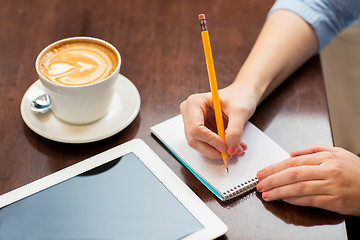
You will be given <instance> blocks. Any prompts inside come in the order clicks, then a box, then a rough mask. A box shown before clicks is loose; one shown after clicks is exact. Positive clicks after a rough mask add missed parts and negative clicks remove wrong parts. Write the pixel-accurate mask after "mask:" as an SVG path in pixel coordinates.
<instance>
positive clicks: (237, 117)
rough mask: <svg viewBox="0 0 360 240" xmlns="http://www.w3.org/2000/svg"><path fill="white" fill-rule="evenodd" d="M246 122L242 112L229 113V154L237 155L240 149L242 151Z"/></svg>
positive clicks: (227, 140)
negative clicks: (241, 142)
mask: <svg viewBox="0 0 360 240" xmlns="http://www.w3.org/2000/svg"><path fill="white" fill-rule="evenodd" d="M246 122H247V120H246V118H244V116H243V115H242V114H236V113H235V114H231V115H230V114H229V121H228V126H227V128H226V130H225V143H226V146H227V153H228V154H229V155H235V154H236V153H237V152H238V151H239V150H241V152H242V149H240V148H241V146H240V141H241V136H242V134H243V130H244V126H245V123H246Z"/></svg>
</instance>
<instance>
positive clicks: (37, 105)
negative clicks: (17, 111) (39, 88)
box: [30, 94, 52, 113]
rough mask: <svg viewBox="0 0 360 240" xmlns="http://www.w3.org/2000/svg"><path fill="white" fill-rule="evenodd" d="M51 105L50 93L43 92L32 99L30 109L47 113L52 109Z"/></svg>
mask: <svg viewBox="0 0 360 240" xmlns="http://www.w3.org/2000/svg"><path fill="white" fill-rule="evenodd" d="M51 107H52V105H51V100H50V97H49V95H47V94H43V95H40V96H38V97H37V98H35V99H34V100H32V101H31V106H30V109H31V111H33V112H34V113H46V112H48V111H50V110H51Z"/></svg>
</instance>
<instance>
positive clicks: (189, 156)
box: [151, 115, 289, 201]
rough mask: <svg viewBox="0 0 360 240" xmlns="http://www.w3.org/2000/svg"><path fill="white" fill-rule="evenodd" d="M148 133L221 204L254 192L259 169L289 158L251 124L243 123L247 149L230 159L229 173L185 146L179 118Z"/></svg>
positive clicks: (168, 121) (217, 163)
mask: <svg viewBox="0 0 360 240" xmlns="http://www.w3.org/2000/svg"><path fill="white" fill-rule="evenodd" d="M151 132H152V133H153V134H154V135H155V136H156V137H157V138H159V139H160V141H161V142H162V143H163V144H164V145H165V146H166V147H167V148H168V149H169V150H170V151H171V152H172V153H173V154H174V155H175V156H176V157H177V158H178V159H179V160H180V161H181V162H182V163H183V164H184V165H185V166H186V167H187V168H188V169H189V170H190V171H191V172H192V173H193V174H194V175H195V176H196V177H197V178H198V179H199V180H200V181H201V182H202V183H203V184H204V185H205V186H206V187H207V188H208V189H209V190H210V191H212V192H213V193H214V194H215V195H216V196H217V197H218V198H219V199H220V200H222V201H226V200H230V199H232V198H235V197H237V196H239V195H242V194H244V193H247V192H248V191H250V190H252V189H254V188H255V186H256V184H257V183H258V179H257V178H256V174H257V172H258V171H259V170H261V169H262V168H264V167H266V166H268V165H271V164H273V163H276V162H279V161H281V160H284V159H286V158H288V157H289V154H288V153H287V152H286V151H285V150H284V149H282V148H281V147H280V146H279V145H278V144H276V143H275V142H274V141H273V140H272V139H270V138H269V137H268V136H267V135H265V133H263V132H262V131H261V130H260V129H258V128H257V127H256V126H254V125H253V124H252V123H251V122H247V123H246V125H245V128H244V132H243V136H242V141H243V142H245V143H246V144H247V146H248V148H247V150H246V151H245V153H243V154H242V155H241V156H234V157H233V158H232V159H230V161H229V172H227V171H226V168H225V166H224V163H223V160H222V159H218V160H213V159H209V158H207V157H205V156H203V155H202V154H200V153H199V152H197V151H196V150H194V149H193V148H191V147H190V146H189V145H188V144H187V141H186V138H185V134H184V125H183V120H182V116H181V115H177V116H175V117H173V118H170V119H168V120H166V121H164V122H161V123H159V124H157V125H155V126H152V127H151Z"/></svg>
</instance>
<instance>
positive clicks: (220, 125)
mask: <svg viewBox="0 0 360 240" xmlns="http://www.w3.org/2000/svg"><path fill="white" fill-rule="evenodd" d="M199 20H200V26H201V37H202V41H203V46H204V53H205V60H206V66H207V71H208V75H209V82H210V88H211V95H212V100H213V105H214V112H215V120H216V127H217V131H218V134H219V136H220V137H221V138H222V139H223V140H224V141H225V130H224V122H223V117H222V111H221V104H220V98H219V92H218V87H217V82H216V75H215V68H214V60H213V57H212V53H211V46H210V38H209V32H208V31H207V26H206V18H205V14H199ZM221 157H222V159H223V161H224V164H225V167H226V170H227V171H228V172H229V155H228V153H227V152H226V151H224V152H222V153H221Z"/></svg>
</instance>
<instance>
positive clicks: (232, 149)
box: [227, 146, 237, 155]
mask: <svg viewBox="0 0 360 240" xmlns="http://www.w3.org/2000/svg"><path fill="white" fill-rule="evenodd" d="M227 152H228V154H230V155H235V154H236V152H237V147H236V146H230V147H228V149H227Z"/></svg>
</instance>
